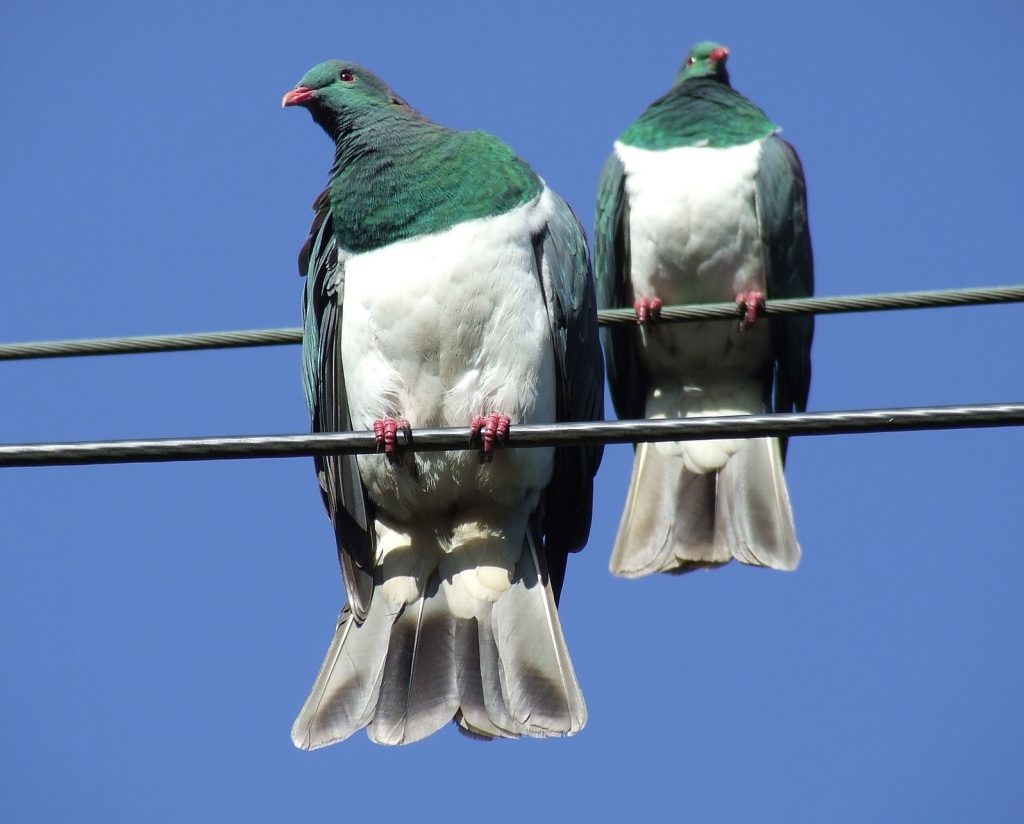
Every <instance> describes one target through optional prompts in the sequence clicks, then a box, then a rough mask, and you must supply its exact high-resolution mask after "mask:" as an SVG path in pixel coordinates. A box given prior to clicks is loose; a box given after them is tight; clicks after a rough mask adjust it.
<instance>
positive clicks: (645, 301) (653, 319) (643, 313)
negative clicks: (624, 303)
mask: <svg viewBox="0 0 1024 824" xmlns="http://www.w3.org/2000/svg"><path fill="white" fill-rule="evenodd" d="M663 305H664V304H663V303H662V301H661V298H639V299H638V300H637V301H636V303H634V304H633V309H634V311H636V322H637V323H641V324H642V323H648V322H650V323H657V322H658V321H659V320H661V307H662V306H663Z"/></svg>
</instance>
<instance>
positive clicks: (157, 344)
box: [0, 286, 1024, 361]
mask: <svg viewBox="0 0 1024 824" xmlns="http://www.w3.org/2000/svg"><path fill="white" fill-rule="evenodd" d="M1019 301H1024V286H992V287H984V288H978V289H940V290H933V291H925V292H892V293H883V294H873V295H846V296H840V297H819V298H789V299H785V300H770V301H767V302H766V304H765V308H764V310H763V311H762V313H761V314H764V315H808V314H817V315H831V314H839V313H845V312H876V311H882V310H891V309H931V308H939V307H948V306H980V305H985V304H995V303H1015V302H1019ZM741 314H742V308H741V307H739V306H737V305H736V304H735V303H708V304H703V305H699V306H666V307H664V308H663V309H662V310H661V321H662V322H680V321H698V320H716V319H728V318H738V317H740V316H741ZM598 320H599V322H600V323H601V325H603V326H609V325H616V324H632V323H636V313H635V312H634V311H633V310H632V309H607V310H603V311H601V312H599V313H598ZM301 341H302V330H301V329H298V328H285V329H250V330H241V331H237V332H198V333H191V334H180V335H145V336H140V337H114V338H91V339H81V340H62V341H34V342H29V343H10V344H4V345H0V361H4V360H34V359H41V358H68V357H81V356H85V355H127V354H140V353H144V352H181V351H191V350H201V349H236V348H241V347H249V346H282V345H285V344H294V343H300V342H301Z"/></svg>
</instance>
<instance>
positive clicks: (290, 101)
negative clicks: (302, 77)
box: [281, 86, 313, 108]
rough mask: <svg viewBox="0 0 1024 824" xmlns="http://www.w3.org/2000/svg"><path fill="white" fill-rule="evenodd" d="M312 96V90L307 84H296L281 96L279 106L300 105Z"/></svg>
mask: <svg viewBox="0 0 1024 824" xmlns="http://www.w3.org/2000/svg"><path fill="white" fill-rule="evenodd" d="M312 97H313V90H312V89H311V88H309V86H296V87H295V88H294V89H292V90H291V91H290V92H288V93H287V94H285V96H284V97H282V98H281V106H282V108H283V107H285V106H301V105H302V104H303V103H305V102H307V101H308V100H310V99H312Z"/></svg>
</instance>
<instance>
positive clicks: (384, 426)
mask: <svg viewBox="0 0 1024 824" xmlns="http://www.w3.org/2000/svg"><path fill="white" fill-rule="evenodd" d="M399 432H402V433H403V434H404V435H405V443H406V444H409V443H410V442H411V441H412V427H411V426H409V421H407V420H406V419H405V418H379V419H377V420H375V421H374V422H373V438H374V440H375V441H376V442H377V449H378V450H380V449H381V447H383V449H384V454H385V455H386V456H387V459H388V463H390V464H394V463H397V461H398V433H399Z"/></svg>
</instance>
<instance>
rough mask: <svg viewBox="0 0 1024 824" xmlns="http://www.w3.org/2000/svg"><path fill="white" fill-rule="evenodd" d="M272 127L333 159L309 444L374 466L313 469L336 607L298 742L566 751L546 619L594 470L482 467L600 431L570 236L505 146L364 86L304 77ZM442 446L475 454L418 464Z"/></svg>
mask: <svg viewBox="0 0 1024 824" xmlns="http://www.w3.org/2000/svg"><path fill="white" fill-rule="evenodd" d="M282 105H284V106H302V107H304V108H306V109H307V110H309V112H310V114H312V116H313V119H314V120H315V121H316V122H317V123H318V124H319V125H320V126H321V127H322V128H323V129H324V131H326V132H327V134H328V135H329V136H330V138H331V140H332V141H333V142H334V146H335V152H334V165H333V168H332V171H331V182H330V185H329V186H328V188H327V189H326V190H325V191H324V192H323V193H322V194H321V195H320V196H319V197H318V198H317V200H316V202H315V203H314V209H315V212H316V217H315V219H314V221H313V225H312V228H311V230H310V233H309V237H308V239H307V240H306V243H305V245H304V246H303V247H302V251H301V253H300V257H299V267H300V270H301V272H302V274H303V275H305V276H306V286H305V293H304V304H303V315H304V329H305V334H304V342H303V363H304V383H305V389H306V396H307V400H308V403H309V409H310V414H311V417H312V426H313V430H314V431H316V432H337V431H345V430H370V429H372V430H373V431H374V432H375V434H376V436H377V441H378V445H379V450H378V453H377V454H374V455H360V456H358V457H356V456H336V457H326V458H320V459H317V461H316V469H317V474H318V477H319V481H320V487H321V491H322V493H323V499H324V503H325V506H326V508H327V512H328V515H329V516H330V518H331V521H332V522H333V524H334V529H335V533H336V536H337V548H338V556H339V559H340V562H341V567H342V571H343V574H344V579H345V587H346V591H347V594H348V603H347V605H346V606H345V608H344V609H343V611H342V613H341V616H340V618H339V620H338V625H337V630H336V632H335V635H334V639H333V641H332V642H331V645H330V648H329V649H328V651H327V655H326V658H325V659H324V662H323V666H322V667H321V669H320V674H319V675H318V676H317V679H316V683H315V684H314V685H313V688H312V691H311V693H310V695H309V698H308V699H307V700H306V703H305V706H303V708H302V710H301V712H300V713H299V716H298V718H297V719H296V721H295V725H294V727H293V728H292V739H293V741H294V742H295V744H296V746H298V747H301V748H304V749H312V748H316V747H321V746H324V745H327V744H331V743H333V742H336V741H340V740H342V739H344V738H346V737H348V736H349V735H351V734H352V733H353V732H355V731H356V730H358V729H360V728H362V727H364V726H366V727H368V732H369V735H370V738H371V739H373V740H374V741H376V742H379V743H384V744H405V743H409V742H412V741H416V740H419V739H421V738H424V737H426V736H428V735H430V734H432V733H433V732H435V731H436V730H438V729H439V728H440V727H442V726H443V725H445V724H446V723H448V722H449V721H452V720H454V721H455V722H456V723H457V724H458V726H459V727H460V728H461V729H462V730H463V731H464V732H466V733H468V734H470V735H471V736H478V737H483V738H495V737H517V736H538V737H539V736H552V735H571V734H573V733H575V732H578V731H579V730H580V729H581V728H582V727H583V725H584V723H585V722H586V717H587V711H586V705H585V704H584V700H583V695H582V693H581V692H580V687H579V684H578V683H577V680H576V675H575V673H574V671H573V666H572V662H571V660H570V658H569V652H568V649H567V648H566V643H565V639H564V637H563V635H562V628H561V625H560V624H559V620H558V613H557V611H556V602H557V599H558V594H559V591H560V588H561V584H562V579H563V575H564V572H565V566H566V556H567V554H568V553H569V552H574V551H576V550H579V549H580V548H582V547H583V545H584V544H585V543H586V541H587V537H588V534H589V531H590V518H591V504H592V494H593V476H594V473H595V472H596V471H597V467H598V465H599V463H600V458H601V450H600V449H599V448H593V447H588V448H582V449H581V448H571V447H570V448H558V449H555V448H541V449H501V448H496V447H498V446H500V445H501V444H502V443H503V442H504V441H506V440H507V439H508V437H509V427H510V425H511V427H512V428H514V427H515V425H516V424H518V423H552V422H558V421H590V420H600V419H601V418H602V417H603V400H602V396H603V391H604V389H603V366H602V360H601V350H600V341H599V337H598V332H597V314H596V297H595V293H594V284H593V276H592V272H591V268H590V260H589V256H588V252H587V242H586V237H585V235H584V233H583V229H582V227H581V226H580V224H579V221H578V220H577V219H576V216H575V215H574V214H573V212H572V211H571V210H570V208H569V206H568V205H566V203H565V201H563V200H562V199H561V198H560V197H559V196H558V195H557V194H555V193H554V192H553V191H552V190H551V189H549V188H548V187H547V186H546V185H545V183H544V181H543V180H541V179H540V178H539V177H538V176H537V175H536V174H535V173H534V172H533V170H532V169H531V168H530V167H529V166H528V165H527V164H526V163H525V162H524V161H523V160H521V159H520V158H518V157H517V156H516V155H515V154H514V153H513V152H512V150H511V149H509V147H508V146H506V145H505V144H504V143H502V142H501V141H500V140H498V139H496V138H494V137H492V136H491V135H488V134H485V133H484V132H480V131H472V132H463V131H454V130H451V129H447V128H444V127H442V126H439V125H437V124H435V123H432V122H431V121H430V120H428V119H427V118H426V117H424V116H423V115H422V114H420V113H419V112H417V111H416V110H415V109H413V108H412V107H411V106H409V104H408V103H406V102H405V101H404V100H403V99H402V98H400V97H399V96H398V95H396V94H395V93H394V92H393V91H392V90H391V89H390V88H389V87H388V86H387V85H386V84H385V83H384V82H383V81H382V80H380V79H379V78H378V77H377V76H376V75H374V74H373V73H372V72H370V71H368V70H367V69H365V68H363V67H361V66H358V65H356V64H354V63H350V62H345V61H338V60H332V61H328V62H325V63H321V64H320V65H318V66H316V67H314V68H313V69H311V70H310V71H309V72H308V73H307V74H306V75H305V76H304V77H303V78H302V80H301V82H300V83H299V85H298V86H296V87H295V88H294V89H293V90H292V91H290V92H288V93H287V94H286V95H285V96H284V99H283V101H282ZM442 426H464V427H470V428H471V433H472V434H471V436H470V437H471V438H472V439H473V440H474V441H475V443H476V444H477V445H478V446H479V448H478V449H476V450H472V451H461V452H424V453H421V454H415V453H414V452H413V449H414V448H415V445H414V443H413V446H412V447H411V448H410V447H409V446H408V443H407V439H408V438H410V437H411V438H414V433H415V430H416V428H417V427H442ZM400 433H404V434H405V438H401V437H399V435H400Z"/></svg>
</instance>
